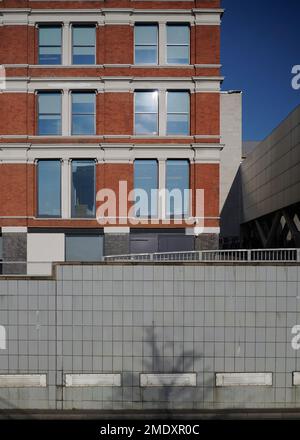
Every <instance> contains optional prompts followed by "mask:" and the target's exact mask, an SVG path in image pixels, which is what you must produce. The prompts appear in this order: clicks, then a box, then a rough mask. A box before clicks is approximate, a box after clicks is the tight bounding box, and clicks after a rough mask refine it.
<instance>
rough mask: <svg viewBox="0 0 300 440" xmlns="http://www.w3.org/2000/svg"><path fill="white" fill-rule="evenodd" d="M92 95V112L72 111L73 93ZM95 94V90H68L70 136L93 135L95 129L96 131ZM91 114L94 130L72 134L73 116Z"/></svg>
mask: <svg viewBox="0 0 300 440" xmlns="http://www.w3.org/2000/svg"><path fill="white" fill-rule="evenodd" d="M80 94H81V95H88V94H90V95H93V96H94V112H93V113H73V95H80ZM96 96H97V93H96V91H95V90H71V91H70V99H71V105H70V116H69V117H70V131H71V136H80V137H82V136H95V135H96V131H97V127H96V123H97V114H96V106H97V102H96ZM74 115H76V116H80V115H82V116H85V115H88V116H93V124H94V131H93V133H89V134H82V133H79V134H74V132H73V131H74V130H73V116H74Z"/></svg>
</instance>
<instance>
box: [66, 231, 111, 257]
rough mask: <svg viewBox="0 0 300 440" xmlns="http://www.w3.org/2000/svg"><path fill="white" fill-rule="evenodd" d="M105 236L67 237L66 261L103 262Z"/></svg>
mask: <svg viewBox="0 0 300 440" xmlns="http://www.w3.org/2000/svg"><path fill="white" fill-rule="evenodd" d="M102 257H103V236H101V235H97V234H93V235H79V234H78V235H77V234H76V235H75V234H74V235H72V234H70V235H69V234H68V235H66V261H101V260H102Z"/></svg>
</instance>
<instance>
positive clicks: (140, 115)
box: [135, 91, 158, 135]
mask: <svg viewBox="0 0 300 440" xmlns="http://www.w3.org/2000/svg"><path fill="white" fill-rule="evenodd" d="M135 134H141V135H143V134H144V135H146V134H149V135H157V134H158V92H157V91H151V92H136V93H135Z"/></svg>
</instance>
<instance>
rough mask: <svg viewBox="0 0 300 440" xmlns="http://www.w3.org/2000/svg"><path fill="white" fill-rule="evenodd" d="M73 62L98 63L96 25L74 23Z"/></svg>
mask: <svg viewBox="0 0 300 440" xmlns="http://www.w3.org/2000/svg"><path fill="white" fill-rule="evenodd" d="M72 43H73V54H72V59H73V61H72V63H73V64H95V63H96V27H95V26H94V25H88V26H85V25H73V26H72Z"/></svg>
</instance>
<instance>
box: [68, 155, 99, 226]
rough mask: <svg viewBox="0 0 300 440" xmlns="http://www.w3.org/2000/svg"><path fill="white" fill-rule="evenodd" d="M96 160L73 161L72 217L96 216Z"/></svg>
mask: <svg viewBox="0 0 300 440" xmlns="http://www.w3.org/2000/svg"><path fill="white" fill-rule="evenodd" d="M95 198H96V196H95V161H94V160H73V161H72V217H74V218H89V217H95V215H96V214H95Z"/></svg>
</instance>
